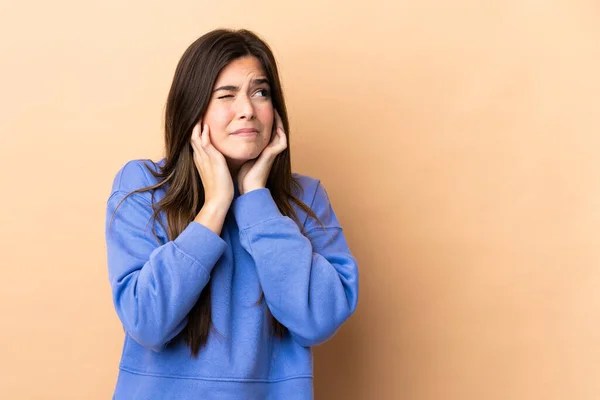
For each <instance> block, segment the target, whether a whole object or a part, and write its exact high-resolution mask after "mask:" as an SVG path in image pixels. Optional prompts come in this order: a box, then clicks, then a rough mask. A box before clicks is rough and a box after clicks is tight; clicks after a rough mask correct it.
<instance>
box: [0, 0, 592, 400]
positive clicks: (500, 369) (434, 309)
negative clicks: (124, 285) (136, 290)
mask: <svg viewBox="0 0 600 400" xmlns="http://www.w3.org/2000/svg"><path fill="white" fill-rule="evenodd" d="M599 4H600V3H598V2H597V1H594V0H555V1H534V0H488V1H485V2H483V1H475V0H454V1H442V0H439V1H433V0H406V1H389V2H385V1H382V0H371V1H364V2H363V1H360V2H359V1H355V2H347V1H337V2H320V1H309V2H306V1H303V2H285V1H255V2H245V1H227V2H220V1H210V2H209V1H206V2H200V1H175V2H172V3H170V4H168V2H162V1H161V2H159V1H154V2H148V1H129V2H124V1H122V0H103V1H84V2H81V1H53V2H43V1H31V2H17V1H16V0H13V1H6V0H2V2H1V3H0V51H1V55H0V66H1V71H0V87H1V90H2V95H1V96H0V106H1V111H0V132H1V134H2V141H1V146H0V157H1V160H2V167H1V168H0V174H1V176H0V178H1V181H0V182H1V184H2V197H1V199H2V200H1V201H2V203H1V207H0V217H1V222H0V242H1V246H2V250H1V261H0V264H1V267H2V269H1V279H0V311H1V313H2V314H1V315H2V328H1V329H0V397H2V398H6V399H61V400H62V399H92V400H95V399H98V400H99V399H108V398H110V396H111V394H112V390H113V387H114V382H115V378H116V374H117V364H118V360H119V357H120V352H121V343H122V331H121V327H120V324H119V321H118V319H117V317H116V314H115V312H114V310H113V308H112V302H111V297H110V290H109V285H108V279H107V271H106V264H105V261H106V260H105V248H104V231H103V229H104V225H103V224H104V212H105V208H104V207H105V202H106V199H107V196H108V194H109V191H110V184H111V181H112V178H113V176H114V174H115V173H116V172H117V170H118V169H119V168H120V167H121V166H122V165H123V164H124V163H125V162H126V161H127V160H129V159H132V158H145V157H150V158H154V159H157V158H160V156H161V152H162V143H161V138H162V137H161V121H162V115H163V109H164V105H165V101H166V95H167V91H168V88H169V85H170V82H171V78H172V74H173V71H174V68H175V65H176V63H177V61H178V59H179V57H180V56H181V54H182V53H183V51H184V50H185V48H186V47H187V46H188V45H189V44H190V43H191V42H192V41H193V40H194V39H196V38H197V37H198V36H200V35H201V34H202V33H204V32H206V31H208V30H210V29H213V28H216V27H222V26H224V27H247V28H250V29H253V30H255V31H256V32H258V33H259V34H261V35H262V36H263V37H264V38H266V40H267V41H268V42H269V43H270V44H271V46H272V47H273V49H274V51H275V54H276V56H277V58H278V61H279V63H280V67H281V73H282V77H283V83H284V87H285V89H286V95H287V99H288V104H289V111H290V116H291V123H292V132H291V134H292V141H291V145H292V149H293V163H294V169H295V170H296V171H298V172H302V173H305V174H310V175H313V176H316V177H319V178H321V179H322V181H323V182H324V184H325V186H326V187H327V189H328V191H329V193H330V196H331V198H332V201H333V203H334V206H335V209H336V211H337V212H338V214H339V217H340V219H341V221H342V223H343V224H344V226H345V230H346V233H347V237H348V240H349V243H350V245H351V248H352V249H353V251H354V253H355V254H356V256H357V257H358V259H359V261H360V268H361V293H360V302H359V308H358V311H357V313H356V314H355V316H354V317H353V318H352V319H351V320H350V321H349V322H348V323H347V324H346V325H345V326H344V327H343V328H342V330H341V331H340V332H339V334H338V335H337V336H336V337H335V338H334V339H333V340H332V341H330V342H329V343H327V344H326V345H323V346H321V347H319V348H317V349H316V368H315V369H316V371H315V373H316V379H315V391H316V398H317V399H365V400H367V399H368V400H370V399H415V400H426V399H427V400H429V399H432V400H433V399H436V400H437V399H457V400H458V399H460V400H475V399H478V400H479V399H486V400H494V399H544V400H548V399H598V398H600V291H599V288H600V268H599V267H600V236H599V235H598V228H599V227H600V158H599V157H598V154H599V150H600V118H599V114H600V105H599V104H600V99H599V93H600V77H599V74H598V71H600V5H599Z"/></svg>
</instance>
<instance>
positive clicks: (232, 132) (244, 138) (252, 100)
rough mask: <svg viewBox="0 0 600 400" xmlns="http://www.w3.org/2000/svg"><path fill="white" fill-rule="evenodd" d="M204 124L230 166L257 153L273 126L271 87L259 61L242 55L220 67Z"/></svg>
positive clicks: (267, 139)
mask: <svg viewBox="0 0 600 400" xmlns="http://www.w3.org/2000/svg"><path fill="white" fill-rule="evenodd" d="M202 123H203V124H208V126H209V128H210V139H211V141H212V144H213V145H214V146H215V148H216V149H217V150H219V151H220V152H221V153H222V154H223V156H225V159H226V160H227V163H228V164H229V167H230V168H234V169H237V168H239V167H240V166H241V165H242V164H243V163H244V162H246V161H248V160H252V159H254V158H256V157H258V156H259V155H260V153H261V152H262V151H263V150H264V148H265V147H266V146H267V145H268V144H269V141H270V139H271V132H272V128H273V104H272V103H271V89H270V86H269V83H268V81H267V76H266V74H265V71H264V69H263V67H262V64H261V63H260V61H259V60H258V59H257V58H256V57H253V56H245V57H242V58H238V59H236V60H234V61H232V62H230V63H229V64H228V65H227V66H226V67H225V68H223V70H221V72H220V74H219V76H218V77H217V81H216V83H215V87H214V88H213V93H212V97H211V100H210V103H209V104H208V109H207V110H206V114H205V115H204V118H203V119H202Z"/></svg>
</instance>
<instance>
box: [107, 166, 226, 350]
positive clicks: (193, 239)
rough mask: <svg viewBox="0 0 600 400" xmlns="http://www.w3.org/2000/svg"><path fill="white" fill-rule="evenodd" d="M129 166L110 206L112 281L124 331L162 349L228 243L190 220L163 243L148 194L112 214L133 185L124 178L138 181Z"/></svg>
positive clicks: (183, 320)
mask: <svg viewBox="0 0 600 400" xmlns="http://www.w3.org/2000/svg"><path fill="white" fill-rule="evenodd" d="M129 165H131V164H129ZM128 168H129V177H125V176H121V175H124V174H123V170H122V171H121V172H120V173H119V175H117V179H115V187H114V189H113V193H112V195H111V196H110V198H109V200H108V204H107V213H106V230H105V234H106V246H107V255H108V272H109V280H110V285H111V289H112V296H113V302H114V306H115V309H116V311H117V314H118V316H119V318H120V320H121V322H122V323H123V327H124V329H125V330H126V332H127V333H129V335H130V336H131V337H132V338H134V339H135V340H136V341H137V342H138V343H140V344H141V345H143V346H146V347H149V348H152V349H154V350H159V349H161V348H162V347H163V346H164V345H165V344H166V343H167V342H168V341H169V340H171V339H172V338H173V337H175V336H176V335H177V334H178V333H179V332H180V331H181V330H182V329H183V328H184V327H185V324H186V322H187V318H186V317H187V314H188V313H189V311H190V310H191V309H192V307H193V306H194V304H195V303H196V301H197V300H198V298H199V296H200V293H201V291H202V289H203V288H204V286H205V285H206V284H207V283H208V281H209V279H210V273H211V271H212V269H213V267H214V265H215V264H216V262H217V260H218V259H219V258H220V256H221V255H222V253H223V251H224V250H225V247H226V244H225V242H224V241H223V239H221V238H220V237H219V236H218V235H217V234H215V233H214V232H212V231H211V230H210V229H208V228H206V227H205V226H203V225H201V224H199V223H198V222H191V223H190V224H189V225H188V226H187V228H186V229H185V230H184V231H183V232H182V233H181V234H180V235H179V236H178V237H177V238H176V239H175V240H173V241H168V242H166V243H165V244H163V245H159V243H158V242H157V240H156V238H155V237H154V235H153V233H152V222H151V221H150V218H151V216H152V207H151V205H150V195H149V193H148V192H144V193H140V194H137V193H136V194H133V195H131V196H129V197H127V198H126V199H125V200H124V201H123V202H122V203H121V205H120V206H119V208H118V209H117V211H116V213H114V217H113V212H114V211H115V208H116V206H117V205H118V204H119V203H120V202H121V200H122V199H123V198H124V197H125V196H126V195H127V193H129V192H130V190H121V189H122V188H123V187H127V186H131V185H128V184H125V185H123V184H122V182H123V181H131V180H132V179H133V180H135V179H136V178H135V176H133V177H132V171H133V175H135V174H137V175H139V174H140V172H139V169H138V171H137V172H136V169H135V167H134V166H131V167H128V166H126V167H125V168H124V170H125V171H127V169H128ZM138 186H139V185H138ZM145 195H148V196H145ZM111 218H112V223H111ZM155 226H156V230H157V233H158V235H159V237H163V238H166V237H167V235H166V233H165V232H164V231H163V229H162V227H161V226H160V224H158V223H156V224H155Z"/></svg>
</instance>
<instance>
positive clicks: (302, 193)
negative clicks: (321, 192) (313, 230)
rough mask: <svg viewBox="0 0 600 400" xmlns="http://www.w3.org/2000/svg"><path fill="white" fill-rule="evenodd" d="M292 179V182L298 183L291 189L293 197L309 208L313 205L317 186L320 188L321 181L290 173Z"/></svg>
mask: <svg viewBox="0 0 600 400" xmlns="http://www.w3.org/2000/svg"><path fill="white" fill-rule="evenodd" d="M292 177H293V178H294V181H296V182H297V183H298V185H295V186H294V187H293V188H292V189H293V190H292V191H293V193H294V195H295V196H296V197H298V199H300V200H302V202H303V203H304V204H306V205H307V206H310V205H311V204H312V203H313V200H314V198H315V195H316V193H317V191H318V189H319V186H321V181H320V180H319V179H317V178H313V177H312V176H308V175H302V174H299V173H296V172H294V173H292Z"/></svg>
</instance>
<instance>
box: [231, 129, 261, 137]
mask: <svg viewBox="0 0 600 400" xmlns="http://www.w3.org/2000/svg"><path fill="white" fill-rule="evenodd" d="M231 134H232V135H236V136H255V135H257V134H258V129H254V128H242V129H238V130H237V131H234V132H232V133H231Z"/></svg>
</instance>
